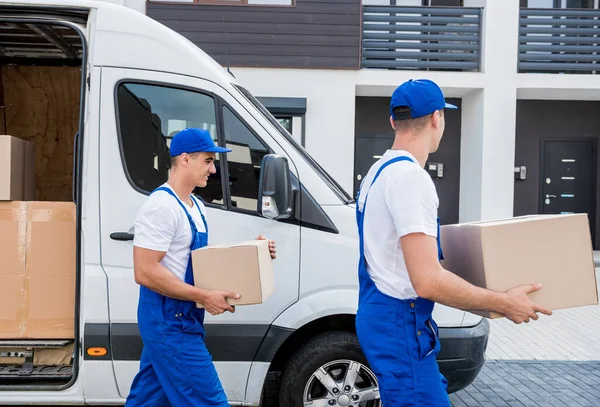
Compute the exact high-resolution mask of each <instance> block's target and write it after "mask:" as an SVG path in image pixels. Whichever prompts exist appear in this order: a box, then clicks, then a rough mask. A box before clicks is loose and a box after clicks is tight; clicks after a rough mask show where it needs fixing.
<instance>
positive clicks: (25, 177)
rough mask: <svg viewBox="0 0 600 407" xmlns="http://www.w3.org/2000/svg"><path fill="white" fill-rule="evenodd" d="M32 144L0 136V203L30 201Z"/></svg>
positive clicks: (32, 169) (32, 177) (32, 182)
mask: <svg viewBox="0 0 600 407" xmlns="http://www.w3.org/2000/svg"><path fill="white" fill-rule="evenodd" d="M34 160H35V156H34V144H33V143H31V142H28V141H25V140H21V139H19V138H16V137H12V136H4V135H0V201H31V200H33V199H34V193H35V173H34Z"/></svg>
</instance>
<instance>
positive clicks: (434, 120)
mask: <svg viewBox="0 0 600 407" xmlns="http://www.w3.org/2000/svg"><path fill="white" fill-rule="evenodd" d="M441 115H442V111H441V110H436V111H435V112H433V114H432V115H431V124H432V125H433V127H435V128H438V127H440V121H441V119H442V118H441Z"/></svg>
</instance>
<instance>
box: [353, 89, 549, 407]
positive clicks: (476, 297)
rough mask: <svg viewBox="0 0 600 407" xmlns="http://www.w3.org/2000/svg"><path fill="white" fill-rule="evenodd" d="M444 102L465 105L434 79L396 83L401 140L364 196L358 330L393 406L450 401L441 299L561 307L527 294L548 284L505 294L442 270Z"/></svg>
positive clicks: (524, 315) (522, 310) (467, 305)
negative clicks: (437, 171)
mask: <svg viewBox="0 0 600 407" xmlns="http://www.w3.org/2000/svg"><path fill="white" fill-rule="evenodd" d="M444 109H456V106H454V105H451V104H449V103H446V101H445V99H444V95H443V93H442V90H441V89H440V88H439V87H438V86H437V85H436V84H435V83H434V82H432V81H430V80H425V79H421V80H409V81H407V82H405V83H403V84H402V85H400V86H399V87H398V88H397V89H396V90H395V91H394V93H393V95H392V98H391V103H390V115H391V117H390V124H391V126H392V128H393V129H394V131H395V139H394V143H393V145H392V147H391V149H390V150H388V151H386V152H385V154H384V155H383V156H382V158H381V159H380V160H378V161H377V162H376V163H375V164H374V165H373V166H372V167H371V169H370V170H369V172H368V174H367V175H366V176H365V178H364V179H363V182H362V184H361V187H360V190H359V194H358V198H357V204H356V219H357V223H358V231H359V237H360V239H359V242H360V260H359V272H358V275H359V305H358V311H357V315H356V331H357V336H358V340H359V343H360V345H361V348H362V350H363V352H364V354H365V356H366V358H367V360H368V362H369V365H370V366H371V368H372V369H373V371H374V373H375V374H376V376H377V379H378V382H379V392H380V395H381V400H382V403H383V405H384V406H385V407H409V406H411V407H417V406H419V407H421V406H423V407H425V406H428V407H442V406H443V407H449V406H450V401H449V399H448V395H447V382H446V380H445V378H444V377H443V376H442V375H441V374H440V371H439V367H438V364H437V360H436V358H437V355H438V354H439V351H440V342H439V340H438V328H437V325H436V323H435V321H434V320H433V318H432V311H433V307H434V304H435V302H439V303H441V304H444V305H447V306H450V307H454V308H459V309H463V310H488V311H496V312H499V313H501V314H503V315H505V316H506V317H507V318H509V319H510V320H512V321H513V322H515V323H521V322H529V319H530V318H532V319H538V315H537V312H542V313H544V314H548V315H550V314H551V311H550V310H547V309H545V308H542V307H540V306H538V305H537V304H535V303H533V302H532V301H531V300H530V299H529V298H528V297H527V294H528V293H530V292H533V291H536V290H538V289H539V288H540V287H541V286H540V285H527V286H521V287H517V288H514V289H512V290H510V291H508V292H506V293H499V292H494V291H490V290H486V289H482V288H479V287H476V286H473V285H471V284H469V283H467V282H466V281H464V280H463V279H461V278H459V277H458V276H456V275H455V274H453V273H451V272H449V271H447V270H445V269H444V268H442V266H441V264H440V261H439V260H440V259H442V258H443V255H442V250H441V247H440V244H439V230H440V228H439V218H438V216H437V210H438V196H437V192H436V189H435V185H434V183H433V181H432V179H431V177H430V176H429V174H428V173H427V171H425V169H424V167H425V163H426V161H427V158H428V156H429V154H430V153H432V152H435V151H436V150H437V148H438V146H439V144H440V140H441V138H442V134H443V132H444V126H445V119H444ZM367 202H368V205H367Z"/></svg>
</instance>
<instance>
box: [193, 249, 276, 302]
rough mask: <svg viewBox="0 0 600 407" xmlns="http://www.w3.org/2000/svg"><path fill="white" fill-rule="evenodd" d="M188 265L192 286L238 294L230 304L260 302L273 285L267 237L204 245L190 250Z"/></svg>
mask: <svg viewBox="0 0 600 407" xmlns="http://www.w3.org/2000/svg"><path fill="white" fill-rule="evenodd" d="M192 265H193V267H194V283H195V285H196V287H199V288H203V289H206V290H227V291H232V292H234V293H239V294H240V298H239V299H237V300H236V299H233V298H230V299H229V300H228V302H229V304H231V305H251V304H261V303H263V302H264V301H265V300H266V299H267V298H268V297H269V296H270V295H271V294H272V293H273V290H274V288H275V279H274V276H273V261H272V259H271V253H270V251H269V241H268V240H251V241H247V242H241V243H236V244H231V245H215V246H206V247H203V248H201V249H198V250H194V251H192ZM198 307H199V308H200V307H202V306H201V305H200V304H198Z"/></svg>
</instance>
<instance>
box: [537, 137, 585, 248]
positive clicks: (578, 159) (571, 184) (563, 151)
mask: <svg viewBox="0 0 600 407" xmlns="http://www.w3.org/2000/svg"><path fill="white" fill-rule="evenodd" d="M543 157H544V158H543V159H544V161H543V169H542V187H541V188H540V191H541V193H542V195H541V197H540V198H541V199H540V202H541V208H542V211H541V212H542V213H544V214H561V213H587V214H588V216H589V220H590V230H591V233H592V240H595V239H594V237H595V229H596V227H595V225H596V222H595V216H596V213H595V212H596V211H595V208H596V188H595V185H596V180H595V178H596V177H595V168H596V143H595V142H593V141H549V140H546V141H544V145H543Z"/></svg>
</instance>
